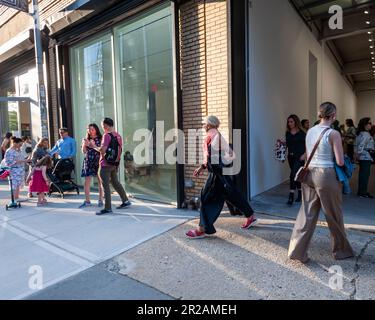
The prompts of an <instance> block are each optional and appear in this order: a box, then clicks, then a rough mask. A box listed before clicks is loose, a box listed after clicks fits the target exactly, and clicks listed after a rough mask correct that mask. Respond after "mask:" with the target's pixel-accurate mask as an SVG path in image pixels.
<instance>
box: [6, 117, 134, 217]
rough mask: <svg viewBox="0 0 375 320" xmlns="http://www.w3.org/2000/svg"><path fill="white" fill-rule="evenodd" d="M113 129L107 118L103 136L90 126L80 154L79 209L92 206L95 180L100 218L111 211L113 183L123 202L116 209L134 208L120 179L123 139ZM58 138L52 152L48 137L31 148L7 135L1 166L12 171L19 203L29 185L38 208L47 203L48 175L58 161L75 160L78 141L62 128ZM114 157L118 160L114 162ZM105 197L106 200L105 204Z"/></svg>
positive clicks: (25, 142)
mask: <svg viewBox="0 0 375 320" xmlns="http://www.w3.org/2000/svg"><path fill="white" fill-rule="evenodd" d="M113 126H114V124H113V120H112V119H109V118H105V119H104V120H103V121H102V129H103V131H104V134H103V135H102V134H101V132H100V129H99V127H98V126H97V125H96V124H95V123H92V124H89V125H88V127H87V132H86V137H85V138H84V139H83V140H82V144H81V151H82V152H83V154H84V160H83V165H82V172H81V177H83V178H85V184H84V191H85V201H84V203H83V204H81V205H80V206H79V208H84V207H88V206H91V200H90V185H91V180H92V178H93V177H96V178H97V179H98V185H99V200H98V207H99V208H101V207H103V206H104V209H102V210H100V211H98V212H96V214H97V215H103V214H108V213H111V212H112V206H111V189H110V184H112V186H113V187H114V189H115V190H116V191H117V192H118V194H119V195H120V197H121V200H122V204H121V205H120V206H118V207H117V209H124V208H127V207H128V206H130V205H131V202H130V201H129V199H128V197H127V194H126V192H125V189H124V188H123V186H122V185H121V183H120V182H119V181H118V178H117V173H118V166H119V162H120V159H121V153H122V138H121V136H120V134H119V133H117V132H115V130H114V128H113ZM59 135H60V139H59V140H58V141H57V142H56V144H55V145H54V147H53V148H52V149H51V150H49V140H48V139H47V138H42V139H40V140H39V142H38V143H37V144H36V146H35V148H34V149H32V148H31V143H30V139H29V138H25V139H21V138H17V137H12V134H11V133H7V134H6V136H5V138H4V140H3V143H2V145H1V149H2V151H4V152H3V154H4V156H3V160H2V163H1V165H2V166H5V167H9V168H10V178H11V179H12V185H13V193H14V199H15V201H17V200H19V193H20V189H21V188H22V187H23V186H24V184H25V183H27V184H28V186H29V193H28V196H29V197H33V196H34V195H33V193H36V194H37V195H38V202H37V205H38V206H42V205H45V204H47V200H46V198H45V193H47V192H48V191H49V187H48V186H49V184H50V180H49V176H48V174H47V173H48V172H49V171H50V170H51V169H52V168H53V167H54V166H55V165H56V163H57V162H58V161H59V160H64V159H69V161H73V159H74V158H75V156H76V152H77V149H76V141H75V139H74V138H72V137H71V136H70V135H69V132H68V129H67V128H60V129H59ZM113 155H115V157H116V159H112V156H113ZM29 167H30V170H29ZM28 171H29V172H28ZM26 177H27V178H26ZM103 198H104V199H105V201H104V203H103Z"/></svg>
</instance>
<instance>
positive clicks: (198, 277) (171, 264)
mask: <svg viewBox="0 0 375 320" xmlns="http://www.w3.org/2000/svg"><path fill="white" fill-rule="evenodd" d="M259 217H260V218H261V219H260V221H259V222H260V223H259V225H258V226H256V227H255V228H253V229H251V230H242V229H240V227H239V226H240V225H241V223H242V222H243V221H242V219H239V218H232V217H228V216H225V215H223V217H222V218H221V219H219V221H218V223H217V229H218V233H217V235H216V236H214V237H210V238H207V239H201V240H190V239H186V238H185V236H184V233H185V232H186V231H187V230H188V229H189V228H192V227H196V224H197V222H198V221H190V222H187V223H186V224H185V225H182V226H179V227H177V228H175V229H173V230H171V231H169V232H167V233H164V234H163V235H161V236H159V237H157V238H154V239H152V240H150V241H147V242H145V243H143V244H141V245H140V246H138V247H137V248H134V249H132V250H129V251H128V252H125V253H124V254H122V255H120V256H119V257H117V258H115V259H114V261H115V262H116V263H117V264H118V269H119V273H120V274H124V275H126V276H129V277H131V278H133V279H135V280H138V281H140V282H142V283H144V284H147V285H149V286H151V287H153V288H156V289H157V290H159V291H161V292H164V293H165V294H168V295H170V296H172V297H174V298H176V299H198V300H205V299H214V300H216V299H220V300H226V299H229V300H237V299H239V300H247V299H261V300H273V299H291V300H293V299H313V300H336V299H340V300H341V299H347V300H350V299H375V268H374V266H375V236H372V235H369V234H366V233H361V232H354V231H349V239H350V242H351V244H352V246H353V249H354V250H355V252H356V255H357V256H356V257H355V258H352V259H348V260H344V261H335V260H333V258H332V257H331V255H330V239H329V237H328V231H327V228H326V227H324V226H319V227H318V228H317V230H316V233H315V235H314V239H313V242H312V245H311V249H310V251H309V253H310V254H309V255H310V258H311V262H310V263H308V264H306V265H303V264H301V263H298V262H294V261H290V260H289V259H288V258H287V249H288V245H289V240H290V235H291V231H292V228H293V222H292V221H289V220H285V219H276V218H270V217H269V216H263V215H259ZM129 266H131V267H130V268H129ZM330 268H332V269H331V270H332V271H333V270H338V271H340V270H342V274H343V277H342V283H343V286H342V288H340V287H339V286H338V287H337V288H336V289H337V290H336V289H332V288H331V287H330V286H329V284H330V279H331V281H332V280H334V279H332V278H331V277H332V276H333V275H334V274H333V273H330Z"/></svg>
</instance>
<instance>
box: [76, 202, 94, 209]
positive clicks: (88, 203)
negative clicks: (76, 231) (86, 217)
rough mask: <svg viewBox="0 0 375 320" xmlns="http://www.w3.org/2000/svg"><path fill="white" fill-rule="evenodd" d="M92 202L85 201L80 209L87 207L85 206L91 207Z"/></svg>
mask: <svg viewBox="0 0 375 320" xmlns="http://www.w3.org/2000/svg"><path fill="white" fill-rule="evenodd" d="M90 206H91V202H90V201H83V203H82V204H81V205H80V206H79V207H78V208H79V209H82V208H85V207H90Z"/></svg>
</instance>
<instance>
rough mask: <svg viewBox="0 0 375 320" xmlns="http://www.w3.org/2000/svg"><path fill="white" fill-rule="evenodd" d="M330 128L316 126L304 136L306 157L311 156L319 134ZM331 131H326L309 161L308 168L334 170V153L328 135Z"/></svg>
mask: <svg viewBox="0 0 375 320" xmlns="http://www.w3.org/2000/svg"><path fill="white" fill-rule="evenodd" d="M326 128H330V127H328V126H322V125H316V126H315V127H313V128H311V129H310V130H309V131H308V132H307V135H306V150H307V157H309V155H310V154H311V152H312V150H313V148H314V146H315V144H316V142H317V141H318V139H319V137H320V134H321V133H322V132H323V131H324V130H325V129H326ZM332 131H333V129H330V130H328V131H327V132H326V133H325V134H324V136H323V138H322V140H321V141H320V144H319V146H318V149H317V150H316V152H315V154H314V157H313V158H312V160H311V163H310V167H317V168H334V166H335V164H334V153H333V147H332V145H331V143H330V142H329V135H330V134H331V132H332Z"/></svg>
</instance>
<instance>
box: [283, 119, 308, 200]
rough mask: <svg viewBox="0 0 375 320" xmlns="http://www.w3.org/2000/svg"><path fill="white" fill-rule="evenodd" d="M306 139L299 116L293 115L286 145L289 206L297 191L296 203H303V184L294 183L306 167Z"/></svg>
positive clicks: (286, 136) (289, 120)
mask: <svg viewBox="0 0 375 320" xmlns="http://www.w3.org/2000/svg"><path fill="white" fill-rule="evenodd" d="M305 138H306V133H305V132H304V131H303V129H302V126H301V122H300V120H299V118H298V116H296V115H295V114H292V115H291V116H289V117H288V120H287V126H286V134H285V139H286V145H287V148H288V163H289V167H290V176H289V187H290V191H289V199H288V202H287V204H288V205H289V206H291V205H292V204H293V202H294V195H295V192H296V190H297V191H298V196H297V199H296V200H295V202H301V200H302V199H301V198H302V192H301V183H299V182H296V181H294V178H295V176H296V173H297V172H298V170H299V169H300V168H301V167H302V166H303V165H304V161H305V157H306V154H305V153H306V148H305Z"/></svg>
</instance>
